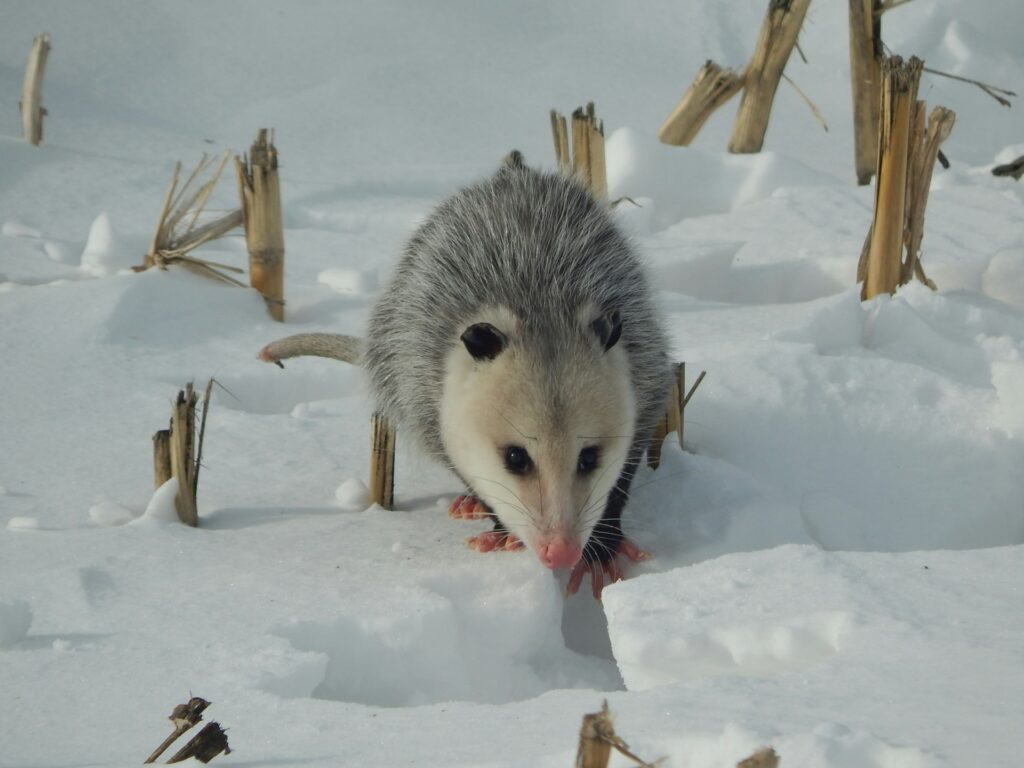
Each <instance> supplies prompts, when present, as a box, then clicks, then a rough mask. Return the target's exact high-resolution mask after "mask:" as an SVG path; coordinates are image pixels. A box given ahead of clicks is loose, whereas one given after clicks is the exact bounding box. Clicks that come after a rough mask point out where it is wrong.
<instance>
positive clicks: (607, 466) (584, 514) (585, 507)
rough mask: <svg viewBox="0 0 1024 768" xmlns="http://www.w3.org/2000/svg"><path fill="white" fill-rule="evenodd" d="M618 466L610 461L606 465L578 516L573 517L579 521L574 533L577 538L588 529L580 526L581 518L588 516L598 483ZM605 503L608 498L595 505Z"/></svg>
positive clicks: (577, 511)
mask: <svg viewBox="0 0 1024 768" xmlns="http://www.w3.org/2000/svg"><path fill="white" fill-rule="evenodd" d="M616 464H618V462H616V461H609V462H608V463H607V464H605V466H604V469H602V470H601V474H600V475H598V476H597V480H595V481H594V482H593V484H591V486H590V492H589V493H587V497H586V498H585V499H584V500H583V503H582V504H580V508H579V509H578V510H576V514H575V515H573V518H574V519H575V520H576V521H577V524H576V527H575V531H574V532H575V533H576V535H577V536H579V535H580V534H582V533H583V531H584V530H585V529H586V525H580V522H582V521H581V518H583V517H585V516H586V511H587V509H588V505H589V504H590V499H591V497H592V496H593V495H594V490H595V489H596V488H597V485H598V481H600V480H601V479H603V478H604V476H605V475H607V474H608V472H609V470H611V468H612V467H614V466H615V465H616ZM605 501H607V497H606V498H604V499H599V500H597V501H596V502H595V504H597V503H604V502H605Z"/></svg>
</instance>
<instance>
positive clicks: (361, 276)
mask: <svg viewBox="0 0 1024 768" xmlns="http://www.w3.org/2000/svg"><path fill="white" fill-rule="evenodd" d="M316 280H317V282H318V283H322V284H323V285H326V286H327V287H329V288H331V289H332V290H334V291H336V292H337V293H343V294H351V295H357V294H363V293H374V292H375V291H376V290H377V284H378V278H377V270H376V269H365V270H359V269H342V268H341V267H331V268H330V269H325V270H324V271H323V272H321V273H320V274H319V275H317V278H316Z"/></svg>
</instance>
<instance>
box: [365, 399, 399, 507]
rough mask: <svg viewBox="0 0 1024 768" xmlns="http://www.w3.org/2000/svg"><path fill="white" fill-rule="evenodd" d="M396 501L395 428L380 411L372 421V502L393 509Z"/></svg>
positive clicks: (374, 415)
mask: <svg viewBox="0 0 1024 768" xmlns="http://www.w3.org/2000/svg"><path fill="white" fill-rule="evenodd" d="M394 502H395V428H394V426H393V425H392V424H391V423H390V422H389V421H388V420H387V419H386V418H385V417H384V416H383V415H381V414H380V413H374V414H373V418H372V419H371V421H370V503H371V504H378V505H380V506H381V507H383V508H384V509H392V508H393V507H394Z"/></svg>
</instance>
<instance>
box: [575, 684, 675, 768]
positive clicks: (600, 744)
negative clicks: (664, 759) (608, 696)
mask: <svg viewBox="0 0 1024 768" xmlns="http://www.w3.org/2000/svg"><path fill="white" fill-rule="evenodd" d="M613 749H614V750H615V751H616V752H618V753H619V754H620V755H622V756H623V757H626V758H628V759H629V760H631V761H633V763H635V764H636V765H638V766H640V768H654V765H656V763H648V762H645V761H644V760H641V759H640V758H639V757H637V756H636V755H634V754H633V753H632V752H630V751H629V745H628V744H627V743H626V742H625V741H623V740H622V739H621V738H619V736H618V735H617V734H616V733H615V728H614V727H613V726H612V715H611V712H609V711H608V702H607V701H605V702H604V703H603V704H602V705H601V711H600V712H594V713H592V714H589V715H584V716H583V724H582V726H580V742H579V747H578V749H577V750H576V768H608V761H609V759H610V758H611V751H612V750H613ZM659 762H660V761H659Z"/></svg>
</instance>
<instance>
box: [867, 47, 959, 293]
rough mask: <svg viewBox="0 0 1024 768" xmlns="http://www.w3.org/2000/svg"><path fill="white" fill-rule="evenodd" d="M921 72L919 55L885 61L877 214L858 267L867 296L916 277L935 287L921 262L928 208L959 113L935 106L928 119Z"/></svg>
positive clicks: (891, 289) (876, 188)
mask: <svg viewBox="0 0 1024 768" xmlns="http://www.w3.org/2000/svg"><path fill="white" fill-rule="evenodd" d="M921 71H922V63H921V61H920V60H919V59H917V58H911V59H910V60H909V61H908V62H906V63H904V62H903V60H902V59H901V58H900V57H898V56H893V57H890V58H889V59H886V60H885V61H884V63H883V80H882V108H881V121H880V135H879V158H878V181H877V184H876V187H875V215H874V220H873V221H872V224H871V229H870V231H869V232H868V236H867V240H866V242H865V244H864V250H863V251H862V253H861V260H860V264H859V265H858V267H857V279H858V281H862V282H863V288H862V290H861V297H862V298H864V299H870V298H872V297H874V296H877V295H878V294H880V293H893V292H894V291H895V290H896V288H897V286H899V285H903V284H905V283H907V282H909V281H910V280H911V279H913V278H914V277H915V276H916V277H917V278H918V279H919V280H921V282H923V283H925V284H926V285H928V286H929V287H930V288H932V289H934V288H935V283H933V282H932V281H931V280H929V279H928V277H927V275H925V273H924V268H923V267H922V266H921V241H922V239H923V237H924V219H925V208H926V206H927V203H928V190H929V187H930V186H931V180H932V171H933V169H934V168H935V163H936V161H937V159H938V155H939V147H940V145H941V144H942V142H943V141H945V140H946V138H948V137H949V134H950V132H951V131H952V129H953V124H954V122H955V121H956V116H955V115H954V114H953V112H952V111H950V110H948V109H945V108H944V107H936V108H935V109H933V110H932V112H931V114H930V115H929V116H928V118H927V120H926V119H925V104H924V102H923V101H918V100H917V98H916V96H917V89H918V84H919V82H920V78H921ZM904 254H905V255H904Z"/></svg>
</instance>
